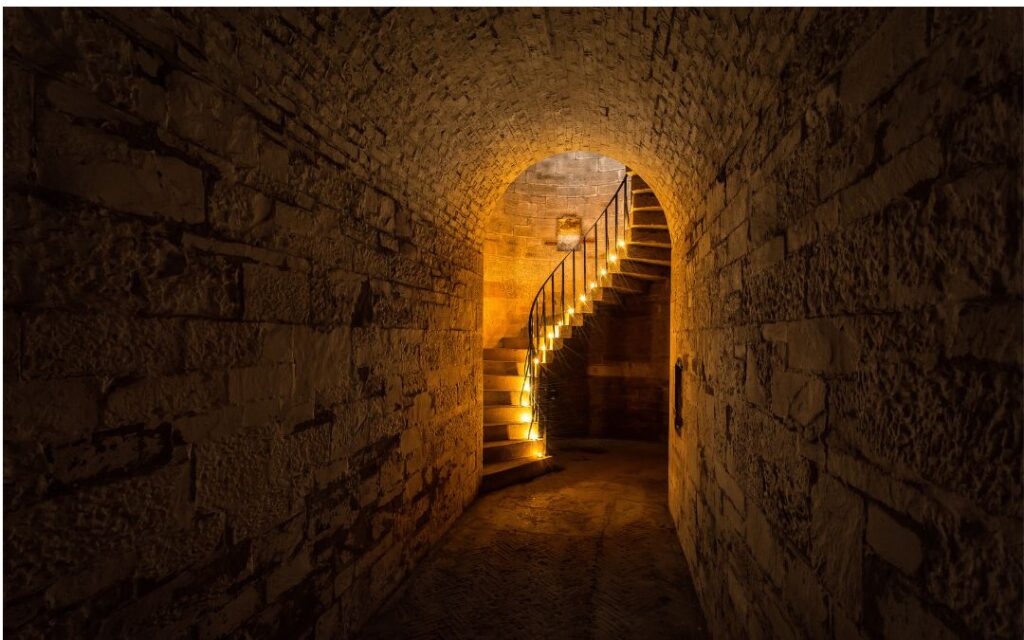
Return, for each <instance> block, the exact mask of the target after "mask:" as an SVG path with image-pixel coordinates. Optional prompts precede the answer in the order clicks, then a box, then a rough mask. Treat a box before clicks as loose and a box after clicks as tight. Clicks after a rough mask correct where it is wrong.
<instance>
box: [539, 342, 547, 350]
mask: <svg viewBox="0 0 1024 640" xmlns="http://www.w3.org/2000/svg"><path fill="white" fill-rule="evenodd" d="M540 350H541V351H547V350H548V343H546V342H542V343H540Z"/></svg>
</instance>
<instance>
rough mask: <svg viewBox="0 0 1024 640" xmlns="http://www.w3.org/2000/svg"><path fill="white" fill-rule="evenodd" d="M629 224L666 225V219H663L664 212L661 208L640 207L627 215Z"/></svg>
mask: <svg viewBox="0 0 1024 640" xmlns="http://www.w3.org/2000/svg"><path fill="white" fill-rule="evenodd" d="M629 222H630V224H639V225H645V224H656V225H662V226H667V225H668V221H667V220H666V219H665V212H664V211H662V210H661V209H641V210H639V211H634V212H632V213H631V214H630V216H629Z"/></svg>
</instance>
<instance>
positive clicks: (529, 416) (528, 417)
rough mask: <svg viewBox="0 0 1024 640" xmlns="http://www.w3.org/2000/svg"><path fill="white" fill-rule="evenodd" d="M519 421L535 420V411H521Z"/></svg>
mask: <svg viewBox="0 0 1024 640" xmlns="http://www.w3.org/2000/svg"><path fill="white" fill-rule="evenodd" d="M519 422H533V413H532V412H530V411H524V412H522V413H520V414H519Z"/></svg>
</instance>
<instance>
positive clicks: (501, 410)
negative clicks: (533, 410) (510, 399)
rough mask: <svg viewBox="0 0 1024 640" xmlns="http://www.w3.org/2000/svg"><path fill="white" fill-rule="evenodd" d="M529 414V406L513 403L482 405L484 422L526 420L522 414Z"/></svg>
mask: <svg viewBox="0 0 1024 640" xmlns="http://www.w3.org/2000/svg"><path fill="white" fill-rule="evenodd" d="M524 415H526V416H529V415H530V408H529V407H520V406H519V405H515V404H495V405H486V404H485V405H484V422H526V421H528V420H529V418H526V420H523V416H524Z"/></svg>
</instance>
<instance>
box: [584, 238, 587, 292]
mask: <svg viewBox="0 0 1024 640" xmlns="http://www.w3.org/2000/svg"><path fill="white" fill-rule="evenodd" d="M583 295H587V234H586V233H584V234H583Z"/></svg>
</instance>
